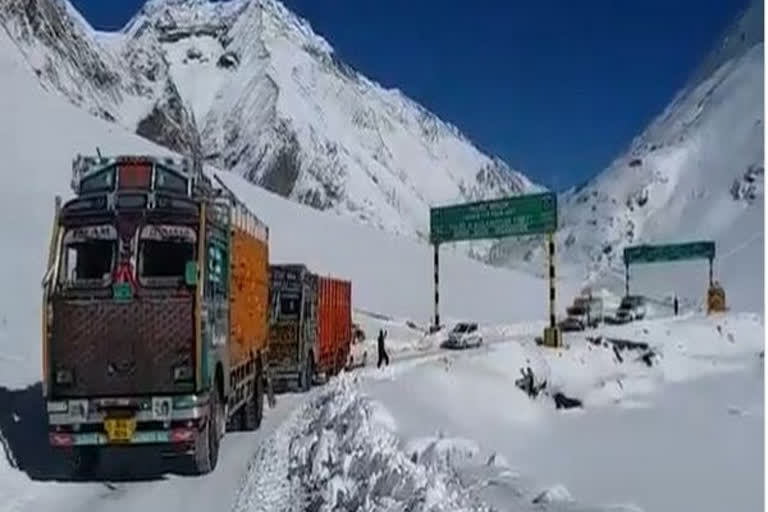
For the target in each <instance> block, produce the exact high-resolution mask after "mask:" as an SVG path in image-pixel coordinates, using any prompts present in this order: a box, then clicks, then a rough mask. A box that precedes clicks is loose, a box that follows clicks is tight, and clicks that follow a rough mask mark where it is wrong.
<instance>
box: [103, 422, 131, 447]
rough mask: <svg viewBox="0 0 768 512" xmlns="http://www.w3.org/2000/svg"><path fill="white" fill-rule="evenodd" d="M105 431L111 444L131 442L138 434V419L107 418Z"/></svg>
mask: <svg viewBox="0 0 768 512" xmlns="http://www.w3.org/2000/svg"><path fill="white" fill-rule="evenodd" d="M104 430H105V431H106V432H107V440H108V441H109V442H111V443H113V442H114V443H125V442H129V441H130V440H131V439H133V434H134V432H136V419H134V418H107V419H106V420H104Z"/></svg>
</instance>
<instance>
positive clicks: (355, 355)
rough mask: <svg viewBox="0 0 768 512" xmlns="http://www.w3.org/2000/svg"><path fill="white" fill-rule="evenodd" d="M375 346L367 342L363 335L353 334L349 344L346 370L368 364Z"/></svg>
mask: <svg viewBox="0 0 768 512" xmlns="http://www.w3.org/2000/svg"><path fill="white" fill-rule="evenodd" d="M374 349H375V347H374V346H373V343H369V342H368V341H367V340H366V339H365V336H364V335H363V336H354V337H353V338H352V344H351V345H350V346H349V360H348V361H347V370H352V369H354V368H360V367H364V366H368V360H369V359H370V358H371V357H373V354H374Z"/></svg>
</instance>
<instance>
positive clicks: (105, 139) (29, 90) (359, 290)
mask: <svg viewBox="0 0 768 512" xmlns="http://www.w3.org/2000/svg"><path fill="white" fill-rule="evenodd" d="M0 74H1V75H2V76H3V90H4V91H5V92H6V93H5V94H2V95H0V112H3V115H2V116H0V153H2V155H3V159H4V160H3V161H4V166H3V168H2V170H0V219H4V221H2V222H0V240H2V241H3V247H4V248H5V250H3V251H0V283H3V284H4V285H5V286H4V287H3V289H2V291H0V386H7V387H18V386H23V385H28V384H31V383H33V382H35V381H36V380H37V379H39V376H40V341H39V340H40V298H41V289H40V282H41V279H42V276H43V274H44V272H45V268H44V267H45V258H46V254H47V247H48V243H49V239H50V233H51V222H52V220H53V201H54V195H55V194H62V195H63V196H64V197H65V198H67V197H69V196H70V195H71V193H70V192H69V180H70V177H71V163H72V158H73V157H74V156H75V155H76V154H77V153H86V154H93V153H94V152H95V148H96V147H99V148H101V151H102V153H104V154H116V153H132V152H139V153H153V154H159V155H160V156H162V155H166V154H170V152H169V151H168V150H166V149H163V148H161V147H160V146H158V145H156V144H153V143H151V142H149V141H147V140H146V139H143V138H141V137H138V136H136V135H134V134H131V133H130V132H129V131H126V130H124V129H122V128H121V127H119V126H116V125H115V124H113V123H109V122H107V121H105V120H102V119H96V118H94V117H93V116H90V115H88V114H87V113H86V112H84V111H82V110H80V109H78V108H76V107H74V106H72V105H71V104H69V103H68V102H66V101H64V100H62V98H60V97H57V96H56V95H51V94H47V93H46V92H45V91H43V90H42V89H41V88H40V86H39V84H38V83H37V78H36V77H35V75H34V74H33V73H32V72H30V70H29V69H28V67H27V63H26V61H25V59H24V57H23V55H22V54H21V53H20V52H19V51H18V48H17V47H16V46H15V45H14V44H13V43H12V42H11V41H10V39H9V38H8V37H7V36H6V34H5V33H4V32H2V31H0ZM41 141H43V142H44V144H43V143H41ZM20 170H23V171H20ZM221 174H222V177H223V178H224V179H225V180H226V181H227V183H228V184H229V185H230V186H231V187H232V188H233V189H235V190H236V192H237V193H238V195H239V196H240V197H241V198H242V200H243V201H245V202H246V203H247V204H248V205H249V206H250V207H251V208H252V209H253V211H254V212H255V213H256V214H257V215H259V216H260V217H261V218H262V219H264V221H265V222H267V223H268V225H269V227H270V260H271V261H273V262H275V263H278V262H304V263H306V264H307V265H309V266H310V267H311V268H312V269H313V270H315V271H316V272H320V273H323V274H326V273H328V274H333V275H337V276H340V277H343V278H347V279H351V280H352V282H353V302H354V306H355V307H356V308H362V309H365V310H367V311H374V312H379V313H382V314H387V315H395V316H398V317H401V318H411V319H413V320H414V321H416V322H418V323H419V324H427V323H428V321H429V318H430V315H431V314H432V287H431V286H432V258H431V251H430V248H429V247H428V246H426V245H425V244H422V243H419V242H417V241H414V240H407V239H403V238H401V237H396V236H393V235H391V234H388V233H385V232H382V231H381V230H378V229H374V228H372V227H370V226H364V225H360V223H357V222H353V221H352V220H351V219H345V218H340V217H338V216H336V215H333V214H332V213H330V212H327V213H326V212H318V211H316V210H314V209H311V208H309V207H307V206H304V205H299V204H296V203H295V202H292V201H288V200H286V199H284V198H281V197H279V196H277V195H275V194H272V193H269V192H268V191H265V190H264V189H262V188H260V187H257V186H254V185H253V184H251V183H248V182H247V181H246V180H244V179H243V178H241V177H239V176H236V175H233V174H232V173H227V172H221ZM16 220H17V221H16ZM441 263H442V268H443V270H444V279H443V280H442V282H441V291H442V299H443V300H441V307H442V314H443V315H444V317H447V318H450V317H464V316H469V317H472V318H475V319H477V320H478V321H502V320H509V319H521V320H522V319H524V318H537V319H544V318H545V316H546V298H545V297H546V285H545V283H544V282H543V281H541V280H538V279H535V278H533V277H531V276H527V275H524V274H520V273H518V272H513V271H508V270H504V269H494V268H491V267H489V266H487V265H483V264H481V263H479V262H476V261H472V260H469V259H468V258H466V257H461V256H458V255H453V254H448V251H446V254H444V256H443V259H442V261H441ZM521 288H523V289H526V290H531V292H532V293H536V292H535V290H539V293H540V300H536V301H531V300H529V296H528V295H525V296H523V297H519V296H518V297H515V296H512V294H511V293H510V291H509V290H512V289H521ZM467 290H476V291H477V294H476V295H468V294H467V293H466V291H467ZM478 297H479V298H478Z"/></svg>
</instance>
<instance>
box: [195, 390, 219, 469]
mask: <svg viewBox="0 0 768 512" xmlns="http://www.w3.org/2000/svg"><path fill="white" fill-rule="evenodd" d="M210 404H211V412H210V414H209V415H208V417H207V418H206V421H205V426H204V427H203V430H202V431H201V432H200V434H199V435H198V436H197V439H196V440H195V456H194V457H195V459H194V464H195V472H196V473H197V474H200V475H204V474H206V473H210V472H211V471H213V470H214V469H216V463H217V462H218V460H219V444H220V443H221V433H220V432H219V430H220V428H221V427H220V425H221V424H222V421H221V416H222V414H223V410H222V406H221V397H220V396H219V387H218V385H216V386H215V387H214V388H213V391H212V392H211V400H210Z"/></svg>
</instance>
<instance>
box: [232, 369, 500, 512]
mask: <svg viewBox="0 0 768 512" xmlns="http://www.w3.org/2000/svg"><path fill="white" fill-rule="evenodd" d="M315 394H316V396H315V397H314V398H313V399H311V400H310V401H309V402H308V404H307V405H305V406H304V407H303V408H302V409H301V410H300V411H299V412H298V413H297V414H295V415H294V416H293V417H292V418H291V420H289V421H288V422H286V423H285V424H284V425H283V426H282V427H281V428H280V429H279V432H278V433H277V434H276V436H275V437H274V439H273V440H272V441H270V442H269V443H266V444H265V445H264V446H263V447H262V448H260V450H259V451H258V452H257V455H256V457H255V459H254V464H253V465H252V466H251V470H250V472H249V475H248V477H247V479H246V485H245V486H244V487H243V489H242V491H241V492H240V494H239V497H238V499H237V501H236V504H235V507H234V509H233V510H235V511H236V512H246V511H247V512H251V511H260V510H276V509H278V508H280V507H284V506H286V505H288V506H289V507H290V508H292V509H296V510H305V509H307V508H308V507H311V508H312V509H313V510H319V511H330V510H339V509H341V510H414V511H435V512H437V511H448V510H450V511H459V510H486V508H485V507H483V506H482V504H480V503H479V502H478V501H477V500H476V499H475V498H474V497H473V496H471V495H468V493H465V492H464V491H463V490H462V489H461V486H460V484H459V482H458V481H457V480H456V479H455V478H453V476H452V474H451V473H450V472H447V471H445V469H444V467H443V466H442V465H441V464H440V463H438V462H436V461H435V460H430V459H429V457H428V456H426V455H425V456H424V457H419V458H417V460H414V458H411V457H409V455H408V453H407V452H405V451H403V450H402V449H401V447H400V446H399V442H398V439H397V437H396V436H395V435H394V434H393V433H392V431H391V430H390V429H389V428H388V425H387V422H384V423H381V422H380V421H379V419H378V417H377V414H376V413H375V408H374V407H373V405H372V403H371V401H370V400H369V399H366V398H365V397H363V396H361V395H360V394H359V392H358V391H357V389H356V386H355V385H354V383H353V382H352V380H351V379H350V378H348V377H343V378H341V379H338V380H337V381H335V382H334V383H333V384H332V385H331V386H330V388H329V389H326V390H323V391H321V392H317V393H315ZM432 447H433V445H431V446H430V448H427V450H430V449H431V448H432ZM286 453H287V454H288V457H286V455H285V454H286Z"/></svg>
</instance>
